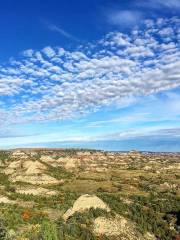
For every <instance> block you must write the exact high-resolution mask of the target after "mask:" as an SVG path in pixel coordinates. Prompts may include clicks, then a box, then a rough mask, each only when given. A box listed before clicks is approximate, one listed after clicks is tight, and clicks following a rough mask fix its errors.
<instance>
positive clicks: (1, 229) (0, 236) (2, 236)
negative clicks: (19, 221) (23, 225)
mask: <svg viewBox="0 0 180 240" xmlns="http://www.w3.org/2000/svg"><path fill="white" fill-rule="evenodd" d="M6 239H7V229H6V227H5V224H4V221H3V220H2V219H0V240H6Z"/></svg>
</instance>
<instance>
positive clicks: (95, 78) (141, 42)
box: [0, 17, 180, 124]
mask: <svg viewBox="0 0 180 240" xmlns="http://www.w3.org/2000/svg"><path fill="white" fill-rule="evenodd" d="M179 25H180V20H179V19H177V18H175V17H174V18H171V19H158V20H156V21H155V20H147V21H145V23H144V26H142V27H141V28H140V29H138V28H136V29H134V30H132V32H131V33H130V34H128V35H126V34H124V33H121V32H112V33H109V34H107V35H106V36H105V37H104V38H103V39H101V40H100V41H98V42H97V43H96V44H94V45H93V44H87V45H86V46H83V47H79V48H77V50H75V51H67V50H65V49H63V48H60V47H51V46H47V47H45V48H44V49H42V50H39V51H37V50H33V49H29V50H26V51H24V52H23V53H22V56H21V57H20V58H19V59H10V60H9V62H8V63H6V64H3V65H1V66H0V96H1V105H0V107H1V110H0V111H1V113H2V114H0V119H1V120H0V121H1V124H2V123H3V122H5V121H6V122H8V123H12V122H15V123H20V122H31V121H46V120H57V119H71V118H75V117H79V116H81V115H86V114H88V113H90V112H93V111H98V109H100V108H101V107H103V106H109V105H121V106H123V105H125V104H126V101H128V102H131V101H129V99H133V98H137V97H138V98H139V97H141V96H145V95H150V94H154V93H157V92H161V91H165V90H170V89H173V88H177V87H179V86H180V51H179V50H180V30H179V29H180V28H179Z"/></svg>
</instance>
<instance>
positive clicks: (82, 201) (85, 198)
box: [63, 194, 110, 220]
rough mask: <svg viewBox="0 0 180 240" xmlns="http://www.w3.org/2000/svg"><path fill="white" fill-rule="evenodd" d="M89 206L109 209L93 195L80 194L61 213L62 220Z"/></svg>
mask: <svg viewBox="0 0 180 240" xmlns="http://www.w3.org/2000/svg"><path fill="white" fill-rule="evenodd" d="M90 208H101V209H105V210H107V211H110V209H109V207H108V206H107V204H105V203H104V202H103V201H102V200H101V199H100V198H98V197H97V196H95V195H88V194H85V195H82V196H80V197H79V198H78V199H77V200H76V201H75V202H74V205H73V207H72V208H70V209H68V210H67V211H66V213H65V214H64V215H63V218H64V220H67V219H68V218H69V217H70V216H72V215H73V214H74V213H75V212H83V211H85V210H88V209H90Z"/></svg>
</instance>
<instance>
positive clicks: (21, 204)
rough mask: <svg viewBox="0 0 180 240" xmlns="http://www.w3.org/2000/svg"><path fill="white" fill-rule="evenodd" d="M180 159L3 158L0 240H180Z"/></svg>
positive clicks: (52, 153)
mask: <svg viewBox="0 0 180 240" xmlns="http://www.w3.org/2000/svg"><path fill="white" fill-rule="evenodd" d="M179 230H180V154H178V153H148V152H143V153H140V152H137V151H131V152H103V151H90V150H74V149H70V150H63V149H16V150H11V151H1V152H0V240H1V239H6V240H7V239H8V240H97V239H98V240H100V239H101V240H108V239H109V240H120V239H122V240H155V239H162V240H166V239H167V240H172V239H176V240H178V239H180V233H179Z"/></svg>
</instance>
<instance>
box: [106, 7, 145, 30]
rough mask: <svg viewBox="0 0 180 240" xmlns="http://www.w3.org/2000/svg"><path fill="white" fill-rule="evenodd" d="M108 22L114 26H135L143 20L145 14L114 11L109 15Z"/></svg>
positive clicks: (131, 11) (132, 11)
mask: <svg viewBox="0 0 180 240" xmlns="http://www.w3.org/2000/svg"><path fill="white" fill-rule="evenodd" d="M107 18H108V19H107V20H108V22H109V23H111V24H113V25H120V26H129V25H135V24H136V23H137V22H139V21H140V20H141V19H142V18H143V13H142V12H139V11H135V10H119V11H117V10H114V11H111V12H109V13H108V14H107Z"/></svg>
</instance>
